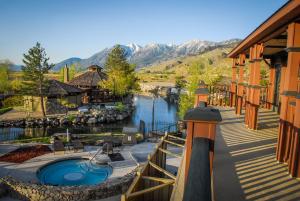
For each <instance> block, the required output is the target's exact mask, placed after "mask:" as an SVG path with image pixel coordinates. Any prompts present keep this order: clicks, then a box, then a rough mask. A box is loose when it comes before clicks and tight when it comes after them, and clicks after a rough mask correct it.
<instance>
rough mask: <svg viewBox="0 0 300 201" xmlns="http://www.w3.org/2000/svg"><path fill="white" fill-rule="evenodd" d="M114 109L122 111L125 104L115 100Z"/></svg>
mask: <svg viewBox="0 0 300 201" xmlns="http://www.w3.org/2000/svg"><path fill="white" fill-rule="evenodd" d="M116 109H117V110H118V111H120V112H123V111H124V110H125V105H124V104H123V103H121V102H117V104H116Z"/></svg>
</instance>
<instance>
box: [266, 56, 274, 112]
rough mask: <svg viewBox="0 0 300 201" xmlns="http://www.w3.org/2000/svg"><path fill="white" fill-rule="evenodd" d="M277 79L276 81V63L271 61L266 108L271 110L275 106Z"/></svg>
mask: <svg viewBox="0 0 300 201" xmlns="http://www.w3.org/2000/svg"><path fill="white" fill-rule="evenodd" d="M275 79H276V69H275V67H274V63H273V62H272V61H271V67H270V72H269V85H268V93H267V97H266V100H267V102H266V108H267V109H269V110H270V109H271V108H272V106H273V105H274V101H275V100H274V92H275Z"/></svg>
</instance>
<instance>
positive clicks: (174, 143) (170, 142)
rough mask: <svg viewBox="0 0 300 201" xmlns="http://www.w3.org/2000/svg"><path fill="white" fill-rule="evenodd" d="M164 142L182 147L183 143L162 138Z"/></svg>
mask: <svg viewBox="0 0 300 201" xmlns="http://www.w3.org/2000/svg"><path fill="white" fill-rule="evenodd" d="M164 141H165V142H166V143H169V144H172V145H175V146H178V147H182V148H184V145H183V144H178V143H176V142H172V141H169V140H164Z"/></svg>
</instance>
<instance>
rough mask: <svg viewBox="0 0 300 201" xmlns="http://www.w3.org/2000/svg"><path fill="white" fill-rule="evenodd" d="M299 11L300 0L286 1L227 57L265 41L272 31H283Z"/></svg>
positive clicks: (234, 55)
mask: <svg viewBox="0 0 300 201" xmlns="http://www.w3.org/2000/svg"><path fill="white" fill-rule="evenodd" d="M299 12H300V1H298V0H296V1H289V2H287V3H286V4H285V5H284V6H282V7H281V8H280V9H279V10H277V11H276V12H275V13H274V14H273V15H272V16H271V17H269V18H268V19H267V20H266V21H265V22H263V23H262V24H261V25H260V26H259V27H257V28H256V29H255V30H254V31H253V32H252V33H250V34H249V35H248V36H247V37H246V38H245V39H244V40H243V41H242V42H241V43H240V44H238V45H237V46H236V47H235V48H234V49H233V50H232V51H231V52H230V53H229V55H228V57H230V58H234V57H236V56H237V55H238V54H240V53H242V52H245V51H246V50H247V49H249V48H250V47H251V46H253V45H254V44H256V43H259V42H265V41H267V40H266V38H268V36H270V35H273V33H275V32H278V30H280V31H282V32H283V31H284V30H285V29H286V27H287V25H288V24H289V23H291V22H292V21H293V20H295V18H296V17H298V16H299ZM282 32H281V33H282ZM281 33H280V32H279V33H278V34H277V35H273V37H276V36H278V35H279V34H281Z"/></svg>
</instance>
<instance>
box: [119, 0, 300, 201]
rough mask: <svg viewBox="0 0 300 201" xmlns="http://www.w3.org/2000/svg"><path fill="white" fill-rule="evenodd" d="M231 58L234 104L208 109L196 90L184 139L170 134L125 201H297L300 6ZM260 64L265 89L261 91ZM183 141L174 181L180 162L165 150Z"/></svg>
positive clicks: (260, 30) (278, 15) (289, 6)
mask: <svg viewBox="0 0 300 201" xmlns="http://www.w3.org/2000/svg"><path fill="white" fill-rule="evenodd" d="M249 20H251V19H249ZM245 23H247V22H245ZM228 56H229V57H230V58H232V60H233V65H232V82H231V86H230V90H229V93H227V92H228V91H227V92H226V93H225V97H224V100H226V99H227V98H228V99H229V101H228V102H227V101H225V103H224V102H223V103H224V104H223V103H222V104H221V105H220V106H215V107H214V108H212V107H205V105H206V104H208V105H209V103H210V100H209V99H210V97H211V95H212V94H210V95H208V94H207V90H203V87H201V86H199V89H198V90H197V91H196V97H195V104H194V105H195V108H194V109H192V110H191V111H189V112H187V113H186V115H185V117H184V120H185V122H186V124H187V137H186V139H179V138H178V137H175V136H172V135H169V134H166V135H165V136H164V137H163V138H162V141H161V143H159V144H158V145H157V149H156V150H155V152H154V153H153V154H152V155H150V156H149V160H148V163H147V164H146V165H145V166H144V167H143V169H142V170H141V171H140V172H138V174H137V176H136V178H135V180H134V181H133V183H132V184H131V186H130V187H129V189H128V191H127V192H126V193H124V194H123V195H122V198H121V200H122V201H132V200H139V201H141V200H163V201H165V200H172V201H182V200H184V201H192V200H193V201H194V200H205V201H208V200H226V201H229V200H230V201H231V200H234V201H239V200H241V201H242V200H262V201H263V200H300V181H299V178H300V137H299V128H300V65H299V64H300V1H299V0H292V1H288V2H287V3H286V4H285V5H284V6H282V7H281V8H280V9H279V10H277V11H276V12H275V13H274V14H273V15H272V16H270V17H269V18H268V19H267V20H266V21H264V22H263V23H262V24H261V25H260V26H258V27H257V28H256V29H255V30H254V31H253V32H252V33H250V34H249V35H248V36H247V37H246V38H245V39H244V40H243V41H242V42H241V43H239V44H238V45H237V46H236V47H235V48H234V49H233V50H232V51H231V52H230V53H229V55H228ZM263 63H265V64H267V65H268V66H269V84H268V87H267V90H265V89H264V88H263V87H261V85H260V80H261V74H260V70H261V65H262V64H263ZM245 68H248V69H247V70H248V71H249V76H247V77H246V76H245V73H244V72H245V71H246V69H245ZM222 88H223V89H228V88H227V87H222ZM227 94H228V96H227ZM207 96H208V97H207ZM217 102H218V101H217ZM222 106H223V107H222ZM224 106H229V107H224ZM218 124H219V125H218ZM180 141H184V144H185V145H184V150H183V154H182V159H181V165H180V167H179V169H178V172H177V175H174V174H171V173H170V171H168V170H167V167H166V157H167V156H168V155H169V156H173V157H179V158H180V156H179V155H178V154H176V153H172V151H171V150H168V145H173V146H179V147H182V146H183V145H182V144H183V143H180Z"/></svg>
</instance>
